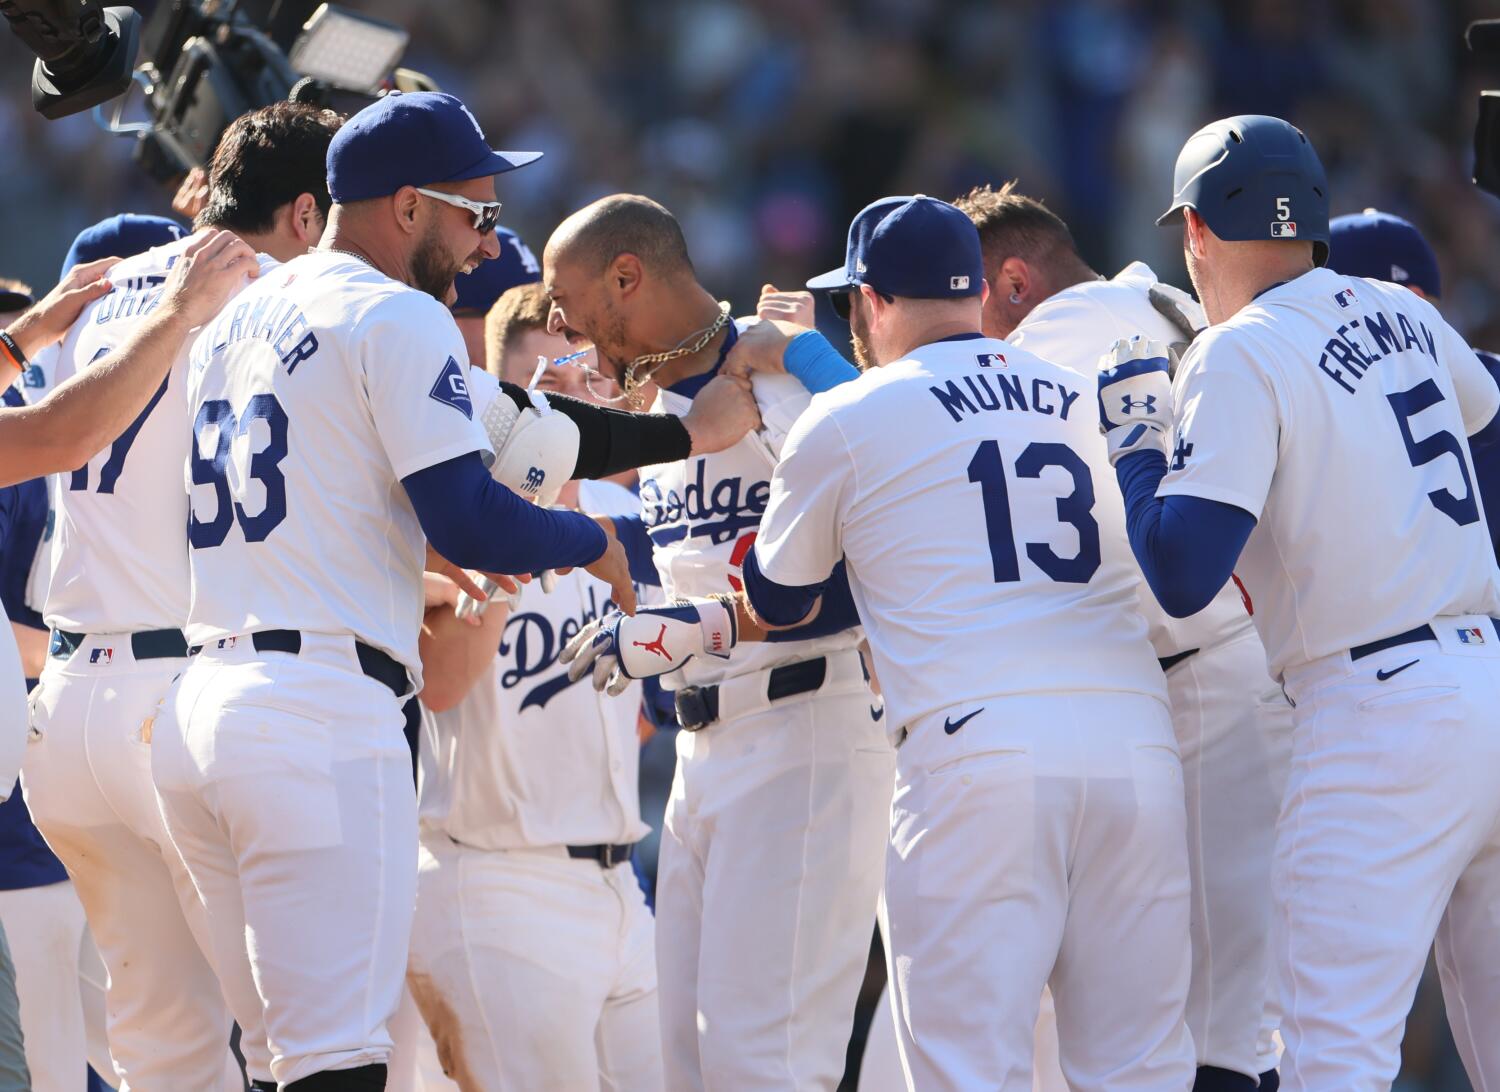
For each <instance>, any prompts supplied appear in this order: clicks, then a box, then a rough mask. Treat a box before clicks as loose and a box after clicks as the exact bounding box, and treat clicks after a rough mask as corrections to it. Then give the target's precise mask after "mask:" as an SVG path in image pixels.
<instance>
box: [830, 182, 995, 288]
mask: <svg viewBox="0 0 1500 1092" xmlns="http://www.w3.org/2000/svg"><path fill="white" fill-rule="evenodd" d="M859 284H868V285H869V286H870V287H871V288H873V289H875V290H876V291H877V292H884V293H885V294H886V295H888V296H904V297H907V298H909V299H959V298H961V297H963V296H977V295H979V294H980V293H981V292H982V291H984V257H983V255H982V254H981V252H980V247H979V230H978V229H977V228H975V227H974V221H972V220H970V219H969V218H968V216H966V215H965V214H964V213H962V212H960V211H959V210H958V209H957V208H955V207H954V206H953V205H950V204H948V202H946V201H939V200H938V199H937V198H935V197H928V196H926V195H925V194H920V193H919V194H917V195H916V196H915V197H885V198H882V199H881V200H879V201H876V202H875V203H873V204H870V205H866V206H865V207H864V208H863V209H861V210H860V212H859V215H858V216H856V217H855V218H854V222H853V223H852V224H850V225H849V245H848V248H847V250H846V251H845V256H844V264H843V265H841V266H840V267H839V268H837V269H832V270H829V271H828V272H827V273H824V274H823V275H822V276H820V277H814V278H813V279H812V280H810V281H808V282H807V287H809V288H814V289H823V290H824V291H827V290H830V289H831V290H834V291H837V290H839V289H842V288H849V287H852V286H854V285H859Z"/></svg>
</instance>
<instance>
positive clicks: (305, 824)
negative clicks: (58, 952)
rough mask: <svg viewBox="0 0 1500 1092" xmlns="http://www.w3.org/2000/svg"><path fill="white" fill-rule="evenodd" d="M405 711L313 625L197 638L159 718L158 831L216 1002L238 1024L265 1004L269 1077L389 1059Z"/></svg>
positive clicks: (409, 849) (408, 901)
mask: <svg viewBox="0 0 1500 1092" xmlns="http://www.w3.org/2000/svg"><path fill="white" fill-rule="evenodd" d="M220 645H222V646H224V647H219V646H220ZM403 723H404V720H403V717H402V714H401V702H400V701H398V700H397V699H396V696H395V695H394V694H393V693H392V691H391V690H390V689H389V688H387V687H386V686H385V685H383V684H382V683H379V682H377V681H375V680H374V679H372V678H369V677H367V676H366V675H364V674H362V673H361V671H360V668H359V663H358V660H357V658H356V653H355V644H354V640H353V639H352V638H350V637H348V636H338V635H331V634H310V633H304V634H302V637H301V652H300V653H298V654H293V653H289V652H265V653H261V652H257V651H256V650H255V648H254V645H253V643H252V641H251V640H250V638H248V637H239V638H228V639H226V640H224V641H221V642H216V643H215V644H213V645H210V646H207V647H205V648H204V649H203V651H201V652H200V653H199V654H198V655H197V656H196V657H194V659H193V661H192V663H191V664H190V665H189V667H188V668H187V670H186V671H184V672H183V674H182V677H181V678H180V679H178V681H177V684H176V686H174V687H173V689H172V692H171V693H170V694H169V695H168V696H167V700H166V701H165V702H164V704H163V709H162V712H161V714H160V715H159V716H158V718H157V721H156V729H155V735H154V737H153V740H152V748H151V750H152V759H153V770H154V773H155V775H156V785H157V791H158V793H159V795H160V798H161V806H162V814H163V816H164V817H165V819H166V826H167V831H168V833H169V834H170V835H171V838H172V842H173V844H174V845H175V846H176V847H177V850H178V852H179V853H181V855H182V859H183V861H184V862H185V863H186V866H187V872H188V874H189V875H190V876H191V879H192V888H193V893H194V894H195V895H196V898H197V899H198V900H199V901H200V902H201V904H202V906H203V909H204V911H205V914H206V920H207V924H208V935H209V938H210V951H211V955H212V959H213V963H214V966H215V968H216V969H217V970H218V972H219V976H220V978H221V980H222V981H223V983H224V990H225V993H226V995H227V996H228V998H229V1003H230V1008H231V1010H232V1011H233V1012H234V1014H235V1016H236V1018H237V1019H238V1020H239V1021H240V1022H241V1024H242V1025H243V1024H244V1022H245V1020H246V1019H247V1018H250V1017H252V1016H253V1015H254V1014H257V1013H260V1012H262V1011H263V1012H264V1020H265V1029H266V1035H267V1038H268V1041H269V1046H270V1051H271V1064H270V1068H271V1073H272V1074H273V1075H274V1077H275V1079H276V1080H277V1081H278V1082H280V1083H281V1084H282V1085H287V1084H291V1083H292V1082H293V1081H296V1080H299V1079H301V1078H303V1077H307V1076H310V1075H311V1074H313V1073H317V1072H321V1071H323V1070H334V1069H352V1068H355V1067H359V1066H365V1065H376V1064H384V1063H385V1062H386V1061H387V1060H388V1057H389V1054H390V1051H391V1038H390V1035H389V1034H388V1032H387V1028H386V1023H387V1021H388V1020H389V1019H390V1018H391V1016H392V1015H393V1014H394V1013H395V1011H396V1006H397V1003H398V1002H399V1001H400V998H401V985H402V979H403V977H404V973H405V970H406V952H407V942H408V939H409V937H410V935H411V920H412V910H413V905H414V902H415V899H416V859H417V818H416V792H415V788H414V786H413V785H412V776H411V752H410V751H409V749H408V748H407V745H406V740H405V738H404V737H403V735H402V725H403Z"/></svg>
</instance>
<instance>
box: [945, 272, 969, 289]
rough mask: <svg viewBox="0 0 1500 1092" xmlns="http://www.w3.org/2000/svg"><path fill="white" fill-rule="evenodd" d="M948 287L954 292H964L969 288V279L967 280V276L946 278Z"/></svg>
mask: <svg viewBox="0 0 1500 1092" xmlns="http://www.w3.org/2000/svg"><path fill="white" fill-rule="evenodd" d="M948 287H949V288H950V289H952V290H953V291H954V292H962V291H964V290H965V289H966V288H968V287H969V278H968V276H967V274H966V275H964V276H962V277H949V278H948Z"/></svg>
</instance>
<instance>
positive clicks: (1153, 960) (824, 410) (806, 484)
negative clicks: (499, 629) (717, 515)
mask: <svg viewBox="0 0 1500 1092" xmlns="http://www.w3.org/2000/svg"><path fill="white" fill-rule="evenodd" d="M809 287H812V288H817V289H825V290H831V291H834V292H837V293H838V294H839V295H841V296H842V297H843V298H842V299H840V300H838V301H837V302H836V308H837V309H839V310H847V313H849V314H850V316H851V324H852V330H853V334H854V346H855V353H856V356H857V358H858V359H859V360H860V362H861V364H862V365H864V366H865V368H866V369H867V370H866V372H865V374H864V375H863V376H862V377H860V378H859V379H857V380H854V381H852V382H848V383H844V384H843V385H841V386H839V387H838V388H837V389H836V390H832V391H829V392H827V393H824V394H822V395H819V396H818V398H816V399H815V400H814V401H813V405H812V407H811V408H810V409H809V410H808V412H807V413H806V414H804V415H803V417H802V418H801V419H800V420H799V421H798V422H797V423H796V425H795V426H794V427H793V428H792V431H791V435H790V437H789V438H788V440H787V443H786V446H785V449H784V451H783V453H782V457H781V461H780V463H779V464H778V466H777V468H776V471H775V474H774V475H773V478H772V481H771V485H770V489H769V502H768V505H767V508H766V511H765V514H764V515H763V517H762V519H761V521H760V527H759V537H758V538H757V540H756V542H755V545H754V546H753V547H752V548H751V550H750V551H749V552H748V554H747V557H746V560H745V563H744V578H743V579H744V586H745V592H746V594H747V596H748V601H749V604H750V606H751V607H752V608H753V611H754V616H755V619H754V620H756V621H758V622H759V623H761V624H762V625H764V626H773V627H774V626H776V625H785V624H792V623H796V622H798V621H800V620H802V619H804V618H806V617H808V616H809V614H811V613H812V612H814V611H819V612H822V611H826V610H827V609H829V605H830V603H829V596H830V595H831V594H832V593H833V592H834V590H835V585H834V584H833V583H832V582H831V577H832V576H833V575H834V574H835V570H836V569H837V566H838V564H839V562H840V560H841V559H843V560H844V561H846V563H847V571H848V574H849V582H850V584H851V585H852V588H853V594H854V597H855V600H856V602H858V604H859V615H860V617H861V618H862V619H863V620H864V621H865V623H866V632H867V633H868V634H869V640H870V648H871V651H872V653H873V656H874V660H875V664H876V669H877V670H876V673H877V674H878V676H879V677H880V680H881V684H882V691H883V693H884V696H885V700H886V703H887V715H888V718H889V720H890V723H891V725H892V727H893V730H895V731H896V732H897V735H898V738H899V739H900V740H901V741H902V742H901V743H900V748H899V750H898V751H897V784H896V794H895V800H894V803H893V807H892V813H891V828H890V831H891V836H890V842H891V845H890V852H889V854H888V856H887V860H886V880H885V905H886V913H887V917H888V927H887V928H886V930H885V935H886V943H887V962H888V966H890V967H891V968H892V979H893V981H894V983H895V990H894V992H893V997H894V999H895V1007H896V1020H897V1026H898V1033H899V1045H900V1048H901V1057H902V1064H903V1067H904V1069H905V1072H906V1078H907V1081H908V1084H909V1085H910V1087H912V1088H920V1089H928V1088H942V1089H969V1088H1002V1089H1019V1088H1025V1089H1029V1088H1030V1087H1031V1079H1032V1078H1031V1061H1032V1038H1033V1029H1034V1025H1035V1023H1036V1018H1037V1006H1038V1000H1039V998H1040V996H1041V992H1042V987H1043V986H1044V985H1046V984H1047V983H1048V981H1049V980H1050V982H1051V985H1052V990H1053V993H1054V994H1055V996H1056V1003H1057V1010H1058V1024H1059V1032H1060V1039H1061V1051H1062V1068H1063V1071H1064V1073H1065V1074H1066V1075H1067V1078H1068V1081H1069V1083H1070V1084H1071V1086H1072V1087H1074V1088H1080V1089H1092V1088H1105V1087H1108V1088H1142V1089H1145V1088H1150V1089H1169V1088H1177V1089H1187V1088H1188V1087H1189V1086H1190V1085H1191V1084H1192V1081H1193V1052H1192V1043H1191V1039H1190V1037H1189V1035H1188V1032H1187V1029H1186V1026H1185V1024H1184V1022H1183V1005H1184V1001H1185V997H1186V992H1187V985H1188V973H1189V953H1188V944H1187V929H1188V865H1187V859H1186V848H1185V840H1184V832H1183V827H1184V817H1183V806H1182V785H1181V770H1180V766H1179V764H1178V760H1177V745H1176V742H1175V740H1174V739H1173V736H1172V729H1171V723H1170V720H1169V718H1168V715H1167V709H1166V703H1165V697H1166V691H1165V687H1164V686H1163V682H1162V676H1161V670H1160V668H1159V667H1158V666H1157V664H1156V661H1155V658H1154V657H1153V656H1152V654H1151V647H1150V645H1149V644H1148V642H1147V640H1146V629H1145V624H1144V623H1143V622H1142V621H1141V619H1140V616H1139V614H1138V613H1137V611H1136V607H1135V591H1134V584H1133V579H1132V576H1131V566H1130V563H1129V559H1128V550H1127V547H1126V544H1125V541H1124V537H1125V536H1124V531H1123V528H1122V527H1121V526H1120V524H1119V521H1118V516H1117V515H1116V514H1115V513H1113V512H1111V510H1110V509H1109V508H1107V507H1105V506H1096V503H1095V498H1096V492H1095V489H1094V484H1093V475H1092V473H1091V471H1090V468H1089V466H1088V463H1087V462H1086V461H1085V459H1084V458H1083V456H1082V455H1080V454H1079V452H1080V451H1084V450H1087V448H1088V445H1089V444H1090V443H1091V442H1093V440H1092V437H1093V436H1095V435H1097V434H1096V433H1095V432H1094V430H1093V420H1092V412H1091V411H1092V407H1088V404H1087V402H1086V401H1085V399H1086V398H1087V395H1086V394H1084V393H1082V392H1081V391H1080V389H1079V388H1080V384H1079V382H1078V377H1077V376H1076V375H1075V374H1074V373H1071V372H1069V371H1068V370H1067V369H1064V368H1061V367H1059V366H1056V365H1052V364H1048V363H1046V362H1044V361H1042V360H1040V359H1038V358H1036V357H1034V356H1032V355H1031V354H1029V353H1027V352H1025V351H1023V350H1017V349H1015V348H1013V347H1012V346H1010V345H1008V344H1006V343H1005V342H1002V341H999V340H997V339H992V338H986V337H985V336H984V335H983V334H982V333H980V331H979V329H978V326H979V322H980V302H981V299H982V296H983V293H984V292H985V290H986V289H985V282H984V270H983V261H982V257H981V252H980V244H979V237H978V234H977V232H976V230H975V228H974V226H973V224H972V223H971V222H970V221H969V219H968V218H967V217H966V216H964V214H963V213H962V212H960V211H959V210H958V209H956V208H954V207H953V206H952V205H948V204H945V203H944V202H941V201H935V200H933V199H931V198H927V197H922V196H917V197H895V198H887V199H885V200H882V201H879V202H876V203H875V204H873V205H871V206H869V207H868V208H866V209H865V210H863V211H862V212H861V213H860V215H859V216H858V217H856V218H855V221H854V223H853V225H852V226H851V228H850V231H849V247H848V255H847V259H846V262H845V265H844V266H843V267H842V268H840V269H838V270H835V271H833V272H832V273H829V274H826V275H824V276H823V277H819V278H815V279H814V280H813V281H810V282H809ZM1080 404H1082V405H1084V406H1086V407H1088V408H1087V409H1086V410H1084V411H1079V409H1078V406H1079V405H1080ZM689 611H693V612H696V613H697V614H698V615H699V616H700V617H702V618H704V619H708V618H711V617H712V610H711V608H710V607H707V606H703V605H697V606H679V607H676V608H669V609H667V610H663V611H643V612H641V613H640V614H639V615H638V616H637V618H636V619H633V620H630V621H629V622H626V621H624V620H621V619H618V618H611V619H609V620H608V621H607V622H606V623H605V624H604V625H603V626H602V627H601V628H600V632H599V633H598V634H597V635H593V640H592V643H591V644H590V645H589V647H588V648H587V649H586V650H581V651H586V655H582V656H581V657H580V660H581V661H582V660H589V659H592V660H593V661H594V663H595V667H596V674H595V677H596V679H598V678H600V677H601V676H603V677H604V678H605V679H606V680H607V679H608V678H609V677H610V676H611V674H613V673H614V672H615V671H616V669H617V668H618V670H619V673H620V674H621V675H627V674H628V675H639V674H641V673H642V672H643V671H644V670H648V669H649V668H650V667H651V657H649V656H647V655H646V654H645V652H644V651H638V650H637V649H638V646H639V643H640V640H641V636H640V635H641V634H642V633H643V632H649V631H650V630H652V629H653V628H656V627H657V626H660V625H662V620H663V619H665V618H669V619H670V621H666V622H665V625H664V626H663V631H662V637H661V638H660V640H661V643H662V644H663V645H664V646H665V648H666V650H667V651H668V652H669V653H670V654H671V655H672V656H673V657H674V659H680V658H681V657H682V656H684V655H688V654H693V655H695V656H696V655H701V654H702V652H701V650H702V649H703V648H705V647H707V641H706V640H704V639H701V638H700V639H699V640H698V642H697V644H696V645H694V643H693V642H692V640H691V638H692V637H693V636H694V633H695V630H703V627H701V626H699V627H694V626H690V625H688V624H686V620H687V619H688V618H689V615H688V612H689ZM674 612H675V613H674ZM703 631H704V632H708V633H712V632H713V631H712V630H703ZM969 657H972V658H973V659H974V662H973V663H970V662H968V659H967V658H969ZM976 664H978V665H980V666H976ZM689 666H691V661H690V662H689ZM1085 789H1086V790H1087V791H1085Z"/></svg>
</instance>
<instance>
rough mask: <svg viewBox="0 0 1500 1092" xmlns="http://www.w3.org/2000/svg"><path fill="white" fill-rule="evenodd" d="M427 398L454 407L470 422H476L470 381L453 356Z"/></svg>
mask: <svg viewBox="0 0 1500 1092" xmlns="http://www.w3.org/2000/svg"><path fill="white" fill-rule="evenodd" d="M427 397H428V398H431V399H432V400H433V401H435V402H441V403H443V405H445V406H452V407H453V408H454V409H456V410H458V412H459V413H461V414H463V415H464V416H465V417H466V418H468V419H469V420H470V421H472V420H474V403H473V401H472V400H471V399H470V398H469V380H468V378H467V377H466V376H465V375H464V373H463V369H462V368H460V367H459V366H458V361H457V360H456V359H454V358H453V357H451V356H450V357H449V358H448V363H446V364H444V365H443V370H442V371H441V372H439V373H438V377H437V382H436V383H434V384H433V385H432V390H430V391H428V392H427Z"/></svg>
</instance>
